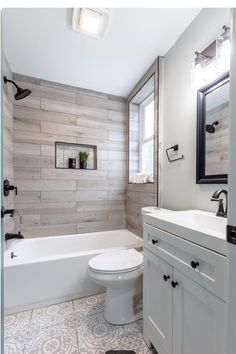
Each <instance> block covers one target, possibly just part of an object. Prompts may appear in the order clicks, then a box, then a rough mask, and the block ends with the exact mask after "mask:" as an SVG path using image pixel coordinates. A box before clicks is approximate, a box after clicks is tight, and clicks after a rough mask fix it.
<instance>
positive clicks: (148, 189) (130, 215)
mask: <svg viewBox="0 0 236 354" xmlns="http://www.w3.org/2000/svg"><path fill="white" fill-rule="evenodd" d="M158 67H159V58H158V59H157V60H156V61H155V62H154V63H153V64H152V65H151V67H150V68H149V69H148V71H147V72H146V74H145V75H144V76H143V77H142V79H141V80H140V81H139V82H138V84H137V85H136V87H135V88H134V90H133V91H132V92H131V93H130V95H129V97H128V102H129V101H130V100H131V99H132V98H133V97H134V95H136V94H137V93H138V92H139V91H140V90H141V89H142V88H143V87H144V84H145V83H146V82H147V80H148V79H149V78H150V77H151V76H152V75H155V76H154V80H155V92H154V99H155V138H154V183H152V184H151V183H150V184H131V183H127V193H126V216H127V228H128V229H129V230H130V231H132V232H134V233H135V234H137V235H139V236H142V234H143V221H142V210H141V209H142V208H143V207H145V206H157V192H158V191H157V187H158V184H157V178H158V169H157V166H158V114H159V113H158V107H159V102H158V87H159V75H158ZM132 152H133V151H132ZM134 156H135V155H134ZM132 163H133V161H132ZM134 166H135V165H134ZM132 167H133V166H131V169H130V171H132Z"/></svg>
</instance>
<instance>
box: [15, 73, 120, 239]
mask: <svg viewBox="0 0 236 354" xmlns="http://www.w3.org/2000/svg"><path fill="white" fill-rule="evenodd" d="M14 79H16V80H17V83H18V84H19V85H20V86H22V87H27V88H29V89H30V90H32V94H31V95H30V96H28V97H27V98H25V99H24V100H21V101H15V104H14V173H15V184H16V185H17V186H18V191H19V193H18V196H17V197H16V199H15V206H16V209H17V210H19V212H20V213H21V214H22V215H23V218H22V224H20V222H19V220H18V221H17V220H16V229H17V230H22V232H23V234H25V236H26V237H34V236H48V235H63V234H73V233H83V232H92V231H101V230H112V229H121V228H125V227H126V214H125V190H126V169H127V156H126V151H127V137H126V136H127V134H126V103H125V99H123V98H120V97H114V96H109V95H106V94H102V93H97V92H92V91H88V90H82V89H78V88H74V87H70V86H65V85H60V84H56V83H52V82H48V81H44V80H39V79H35V78H30V77H25V76H21V75H18V74H14ZM55 141H65V142H72V143H82V144H91V145H97V149H98V169H97V170H94V171H93V170H87V171H86V170H71V169H70V170H69V169H65V170H61V169H55Z"/></svg>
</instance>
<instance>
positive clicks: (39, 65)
mask: <svg viewBox="0 0 236 354" xmlns="http://www.w3.org/2000/svg"><path fill="white" fill-rule="evenodd" d="M110 11H111V19H110V26H109V29H108V33H107V35H106V37H105V38H104V39H102V40H97V39H94V38H90V37H87V36H84V35H82V34H80V33H78V32H74V31H73V30H72V29H71V18H72V9H5V10H3V12H2V24H3V27H2V28H3V32H2V33H3V50H4V52H5V54H6V56H7V58H8V61H9V63H10V66H11V69H12V71H14V72H16V73H20V74H25V75H30V76H35V77H38V78H42V79H45V80H51V81H56V82H59V83H63V84H68V85H72V86H77V87H83V88H87V89H91V90H96V91H101V92H107V93H110V94H114V95H121V96H127V95H128V93H129V92H130V91H131V89H132V88H133V87H134V85H135V84H136V82H137V81H138V80H139V79H140V77H141V76H142V75H143V74H144V72H145V71H146V69H147V68H148V67H149V66H150V65H151V63H152V62H153V61H154V60H155V58H156V57H157V56H158V55H165V54H166V53H167V51H168V50H169V48H171V46H172V45H173V44H174V42H175V41H176V40H177V38H178V37H179V36H180V35H181V33H182V32H183V31H184V30H185V29H186V27H187V26H188V25H189V24H190V23H191V22H192V20H193V19H194V18H195V17H196V16H197V14H198V13H199V12H200V9H193V8H189V9H180V8H179V9H173V8H172V9H134V8H133V9H125V8H123V9H118V8H117V9H111V10H110Z"/></svg>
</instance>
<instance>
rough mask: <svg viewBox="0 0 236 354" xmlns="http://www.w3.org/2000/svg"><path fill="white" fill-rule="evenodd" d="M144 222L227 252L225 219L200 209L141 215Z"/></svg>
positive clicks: (224, 253) (212, 248)
mask: <svg viewBox="0 0 236 354" xmlns="http://www.w3.org/2000/svg"><path fill="white" fill-rule="evenodd" d="M143 218H144V222H146V223H148V224H150V225H153V226H156V227H158V228H160V229H162V230H164V231H167V232H170V233H172V234H174V235H177V236H179V237H182V238H184V239H187V240H189V241H191V242H194V243H196V244H198V245H200V246H203V247H207V248H209V249H211V250H213V251H215V252H218V253H221V254H223V255H226V254H227V243H226V225H227V219H226V218H222V217H218V216H216V215H215V214H214V213H210V212H207V211H201V210H186V211H170V212H169V213H159V214H157V213H154V212H153V213H149V214H146V215H145V214H144V215H143Z"/></svg>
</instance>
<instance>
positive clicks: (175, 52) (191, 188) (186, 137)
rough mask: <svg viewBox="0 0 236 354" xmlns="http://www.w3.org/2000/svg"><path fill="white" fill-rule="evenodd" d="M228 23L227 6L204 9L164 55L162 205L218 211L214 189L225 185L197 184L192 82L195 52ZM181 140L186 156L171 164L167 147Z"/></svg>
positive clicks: (194, 95) (213, 38)
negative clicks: (166, 151) (167, 157)
mask: <svg viewBox="0 0 236 354" xmlns="http://www.w3.org/2000/svg"><path fill="white" fill-rule="evenodd" d="M223 25H229V10H228V9H204V10H202V11H201V12H200V14H199V15H198V16H197V17H196V19H195V20H194V21H193V22H192V23H191V24H190V26H189V27H188V28H187V29H186V31H185V32H184V33H183V34H182V36H181V37H180V38H179V39H178V41H177V42H176V43H175V45H174V46H173V47H172V48H171V49H170V50H169V52H168V53H167V55H166V56H165V68H164V112H163V119H164V122H163V142H164V149H163V161H164V162H163V176H162V184H163V190H162V200H163V207H165V208H170V209H174V210H181V209H193V208H195V209H196V208H197V209H204V210H209V211H215V210H216V208H217V206H216V204H215V203H212V202H210V198H211V195H212V193H213V192H214V191H215V190H216V189H218V188H222V187H224V188H226V189H227V186H226V185H222V184H221V185H216V184H211V185H197V184H196V183H195V174H196V119H197V115H196V114H197V101H196V100H197V96H196V90H195V89H194V87H193V83H192V75H191V71H192V60H193V58H194V52H195V51H196V50H197V51H201V50H203V49H204V48H206V47H207V46H208V45H209V44H210V43H211V42H212V41H214V40H215V39H216V37H217V36H218V35H219V34H220V33H221V32H222V26H223ZM174 144H179V146H180V149H181V152H182V153H183V154H184V160H180V161H178V162H175V163H172V164H170V163H169V162H168V161H167V159H166V157H165V149H166V148H167V147H169V146H172V145H174Z"/></svg>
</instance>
